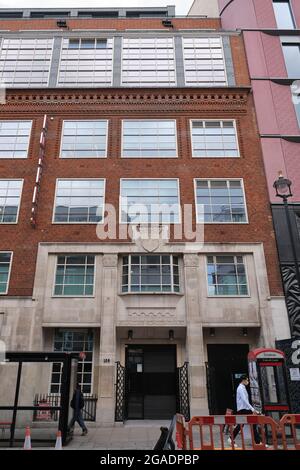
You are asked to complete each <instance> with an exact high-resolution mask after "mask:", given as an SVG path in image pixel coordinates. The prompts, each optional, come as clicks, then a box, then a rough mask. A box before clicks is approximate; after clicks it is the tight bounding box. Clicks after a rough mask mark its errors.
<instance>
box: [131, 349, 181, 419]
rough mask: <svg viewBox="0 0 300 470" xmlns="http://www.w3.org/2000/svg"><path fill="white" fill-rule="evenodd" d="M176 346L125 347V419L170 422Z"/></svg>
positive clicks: (173, 394)
mask: <svg viewBox="0 0 300 470" xmlns="http://www.w3.org/2000/svg"><path fill="white" fill-rule="evenodd" d="M176 377H177V374H176V346H175V345H172V346H169V345H166V346H165V345H127V347H126V416H127V419H171V418H172V417H173V416H174V414H175V413H176V396H177V393H176V391H177V380H176Z"/></svg>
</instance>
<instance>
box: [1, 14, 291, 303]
mask: <svg viewBox="0 0 300 470" xmlns="http://www.w3.org/2000/svg"><path fill="white" fill-rule="evenodd" d="M172 21H173V22H174V24H175V27H178V28H191V29H195V28H197V27H199V28H218V27H219V21H218V20H211V19H207V20H205V19H191V18H189V19H176V20H172ZM68 22H69V25H70V27H76V28H95V27H98V28H115V29H118V30H120V29H124V28H127V29H128V28H132V29H134V28H143V27H145V28H147V29H149V28H155V29H159V28H162V29H164V28H163V27H162V25H161V21H160V20H157V19H151V20H150V19H147V20H144V19H143V20H113V19H107V20H100V19H97V20H75V19H74V20H68ZM26 28H28V29H34V28H36V29H38V28H41V29H47V28H49V29H54V28H55V21H54V20H52V19H49V20H34V21H33V20H30V21H29V20H11V21H1V29H15V30H18V29H26ZM231 45H232V54H233V62H234V69H235V75H236V82H237V84H238V85H240V86H245V85H248V84H249V77H248V70H247V63H246V59H245V53H244V46H243V42H242V39H241V37H238V36H236V37H232V38H231ZM7 98H8V99H7V104H6V105H2V106H1V107H0V119H32V120H33V128H32V134H31V142H30V148H29V156H28V158H27V159H25V160H0V178H24V186H23V193H22V200H21V208H20V214H19V222H18V225H1V226H0V250H12V251H13V252H14V259H13V266H12V274H11V280H10V285H9V292H8V295H11V296H14V295H19V296H26V295H28V296H30V295H31V294H32V288H33V283H34V273H35V260H36V255H37V248H38V243H39V242H66V241H68V242H83V243H84V242H97V241H99V240H98V239H97V237H96V230H95V225H82V224H79V225H76V224H67V225H66V224H61V225H57V224H54V225H53V224H52V213H53V202H54V190H55V182H56V178H77V177H79V178H84V177H87V178H91V177H99V178H106V180H107V181H106V194H105V200H106V202H107V203H112V204H114V205H115V206H116V207H118V202H119V184H120V178H122V177H123V178H124V177H126V178H128V177H133V178H138V177H144V178H145V177H149V178H160V177H165V178H179V179H180V196H181V204H193V205H194V185H193V178H197V177H200V178H206V177H207V178H214V177H215V178H243V179H244V184H245V191H246V200H247V208H248V216H249V225H248V224H247V225H239V224H237V225H235V224H229V225H208V226H206V229H205V241H206V242H220V243H227V242H241V243H242V242H244V243H251V242H263V243H264V248H265V253H266V260H267V268H268V275H269V281H270V288H271V293H272V295H281V294H282V287H281V280H280V275H279V271H278V267H277V266H278V259H277V252H276V246H275V241H274V232H273V225H272V219H271V213H270V208H269V202H268V195H267V189H266V181H265V175H264V169H263V163H262V154H261V149H260V143H259V137H258V131H257V127H256V119H255V112H254V107H253V100H252V95H251V94H249V90H245V89H240V90H237V89H230V88H229V89H226V90H224V89H200V90H199V89H197V88H193V89H184V90H183V89H173V88H172V89H164V90H160V89H157V88H155V89H154V90H153V89H150V90H149V89H135V90H132V89H123V88H122V89H121V90H120V89H105V90H99V89H90V90H83V91H82V90H78V89H75V90H46V89H43V90H40V91H38V90H23V91H22V90H13V91H10V92H9V93H8V96H7ZM44 114H47V115H48V116H49V118H50V117H53V120H52V121H51V120H50V119H48V124H49V129H48V134H47V140H46V152H45V159H44V169H43V175H42V180H41V190H40V194H39V200H38V208H37V227H36V228H35V229H33V228H32V227H31V225H30V215H31V200H32V194H33V189H34V182H35V176H36V171H37V162H38V153H39V138H40V132H41V128H42V122H43V116H44ZM82 118H107V119H109V139H108V158H106V159H80V160H70V159H59V146H60V133H61V128H62V121H63V119H82ZM125 118H171V119H176V120H177V133H178V151H179V157H178V158H177V159H152V160H151V159H149V160H145V159H141V160H139V159H121V158H120V153H121V149H120V146H121V136H120V130H121V119H125ZM191 118H201V119H205V118H208V119H212V118H213V119H222V118H229V119H236V120H237V128H238V134H239V145H240V152H241V158H239V159H192V157H191V144H190V128H189V119H191ZM194 209H195V208H194Z"/></svg>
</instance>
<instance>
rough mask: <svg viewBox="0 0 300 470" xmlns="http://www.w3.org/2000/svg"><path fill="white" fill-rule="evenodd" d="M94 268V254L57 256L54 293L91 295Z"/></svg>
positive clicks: (60, 294)
mask: <svg viewBox="0 0 300 470" xmlns="http://www.w3.org/2000/svg"><path fill="white" fill-rule="evenodd" d="M94 268H95V257H94V256H90V255H69V256H58V257H57V266H56V276H55V286H54V295H59V296H72V297H83V296H91V295H93V294H94Z"/></svg>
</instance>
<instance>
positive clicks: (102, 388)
mask: <svg viewBox="0 0 300 470" xmlns="http://www.w3.org/2000/svg"><path fill="white" fill-rule="evenodd" d="M117 295H118V256H117V255H111V254H107V255H104V256H103V277H102V312H101V331H100V358H99V388H98V410H97V419H98V420H99V421H101V423H102V424H103V425H111V424H112V423H113V422H114V412H115V360H116V359H115V351H116V325H115V323H116V314H117V312H116V305H117Z"/></svg>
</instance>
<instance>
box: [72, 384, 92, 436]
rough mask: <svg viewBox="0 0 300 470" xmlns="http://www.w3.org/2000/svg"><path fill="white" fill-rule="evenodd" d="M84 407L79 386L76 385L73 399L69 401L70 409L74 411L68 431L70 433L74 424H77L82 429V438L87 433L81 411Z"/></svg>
mask: <svg viewBox="0 0 300 470" xmlns="http://www.w3.org/2000/svg"><path fill="white" fill-rule="evenodd" d="M83 407H84V399H83V395H82V393H81V389H80V385H79V384H76V389H75V390H74V394H73V398H72V400H71V408H73V410H74V414H73V418H72V419H71V422H70V424H69V429H70V430H71V431H72V428H73V427H74V425H75V422H76V421H77V423H78V424H79V426H80V427H81V429H82V434H81V435H82V436H85V435H86V434H87V433H88V430H87V427H86V425H85V424H84V420H83V416H82V409H83Z"/></svg>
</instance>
